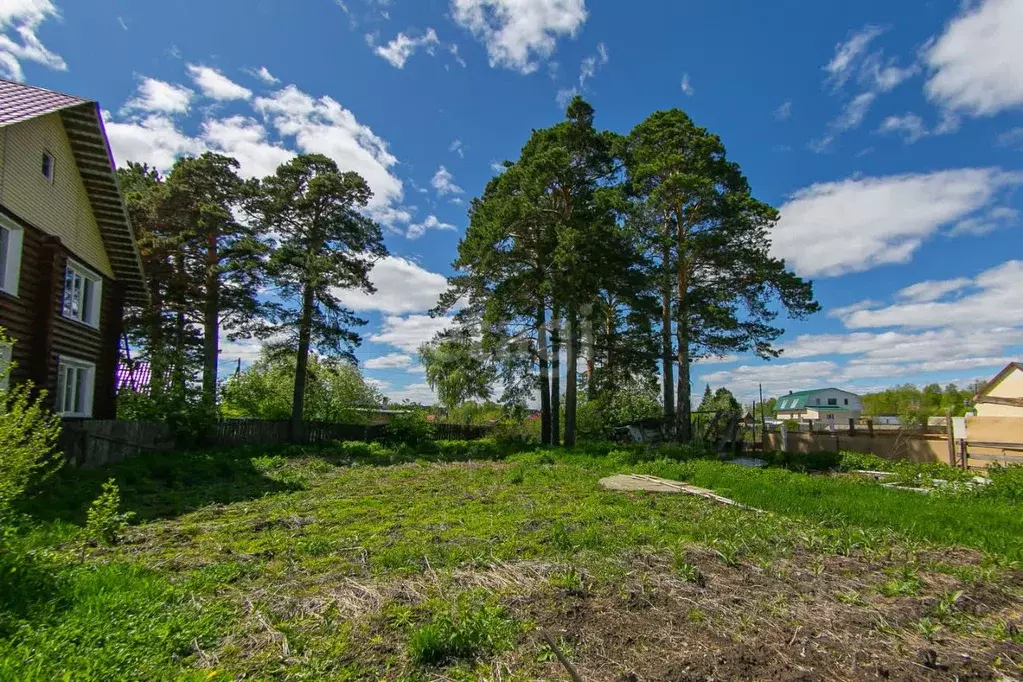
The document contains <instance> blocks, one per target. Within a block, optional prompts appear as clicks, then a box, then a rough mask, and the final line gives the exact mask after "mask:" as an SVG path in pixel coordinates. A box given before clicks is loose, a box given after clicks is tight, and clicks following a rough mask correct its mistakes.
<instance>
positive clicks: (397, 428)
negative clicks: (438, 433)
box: [384, 409, 434, 446]
mask: <svg viewBox="0 0 1023 682" xmlns="http://www.w3.org/2000/svg"><path fill="white" fill-rule="evenodd" d="M433 433H434V429H433V424H431V423H430V422H428V421H427V420H426V412H424V411H423V410H419V409H410V410H409V411H407V412H400V413H398V414H395V415H392V417H391V421H389V422H388V423H387V425H386V426H385V427H384V440H385V441H387V442H388V443H392V444H395V445H398V444H401V445H412V446H415V445H422V444H424V443H426V442H428V441H430V440H433Z"/></svg>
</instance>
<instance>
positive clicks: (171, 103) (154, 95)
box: [122, 77, 195, 114]
mask: <svg viewBox="0 0 1023 682" xmlns="http://www.w3.org/2000/svg"><path fill="white" fill-rule="evenodd" d="M194 94H195V93H194V92H192V91H191V90H189V89H188V88H186V87H185V86H183V85H174V84H173V83H167V82H166V81H161V80H157V79H156V78H148V77H144V78H143V79H142V80H141V81H139V85H138V89H137V90H136V92H135V96H134V97H133V98H131V99H130V100H128V102H127V103H125V105H124V107H123V108H122V112H128V111H152V112H160V113H164V114H184V113H187V112H188V107H189V105H190V104H191V102H192V95H194Z"/></svg>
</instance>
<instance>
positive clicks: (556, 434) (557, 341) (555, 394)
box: [551, 306, 561, 445]
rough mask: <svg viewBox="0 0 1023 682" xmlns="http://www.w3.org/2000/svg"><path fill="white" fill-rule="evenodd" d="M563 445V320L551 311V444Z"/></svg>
mask: <svg viewBox="0 0 1023 682" xmlns="http://www.w3.org/2000/svg"><path fill="white" fill-rule="evenodd" d="M560 443H561V318H559V317H558V308H557V306H555V307H554V308H553V309H552V310H551V444H552V445H558V444H560Z"/></svg>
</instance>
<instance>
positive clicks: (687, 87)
mask: <svg viewBox="0 0 1023 682" xmlns="http://www.w3.org/2000/svg"><path fill="white" fill-rule="evenodd" d="M681 87H682V93H683V94H685V95H686V96H687V97H692V96H693V94H695V92H696V91H695V90H693V84H692V82H691V81H690V80H689V73H688V72H686V73H684V74H682V83H681Z"/></svg>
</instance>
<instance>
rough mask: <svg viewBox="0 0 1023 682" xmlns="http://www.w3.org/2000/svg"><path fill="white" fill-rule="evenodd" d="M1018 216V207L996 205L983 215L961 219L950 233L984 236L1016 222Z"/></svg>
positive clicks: (953, 234) (954, 234)
mask: <svg viewBox="0 0 1023 682" xmlns="http://www.w3.org/2000/svg"><path fill="white" fill-rule="evenodd" d="M1018 218H1019V211H1017V210H1016V209H1013V208H1009V207H1008V206H995V207H994V208H991V209H988V210H987V211H985V212H984V213H983V214H981V215H976V216H971V217H969V218H966V219H964V220H960V221H959V222H958V223H956V224H955V227H953V228H952V229H951V230H949V233H948V234H949V235H950V236H953V237H956V236H959V235H972V236H974V237H982V236H984V235H986V234H990V233H992V232H994V231H995V230H997V229H1000V228H1003V227H1008V226H1009V225H1012V224H1015V223H1016V222H1017V219H1018Z"/></svg>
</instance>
